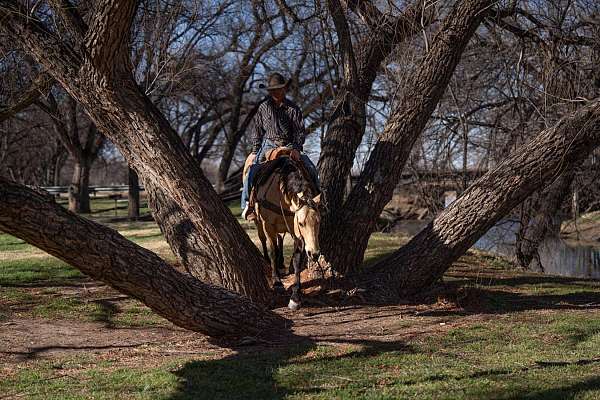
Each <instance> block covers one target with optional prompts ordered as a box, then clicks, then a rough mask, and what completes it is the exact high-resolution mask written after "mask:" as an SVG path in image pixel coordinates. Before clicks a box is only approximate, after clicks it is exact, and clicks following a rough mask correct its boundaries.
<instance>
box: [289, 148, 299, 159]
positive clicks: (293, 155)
mask: <svg viewBox="0 0 600 400" xmlns="http://www.w3.org/2000/svg"><path fill="white" fill-rule="evenodd" d="M290 158H291V159H292V160H294V161H300V152H299V151H298V150H296V149H292V151H290Z"/></svg>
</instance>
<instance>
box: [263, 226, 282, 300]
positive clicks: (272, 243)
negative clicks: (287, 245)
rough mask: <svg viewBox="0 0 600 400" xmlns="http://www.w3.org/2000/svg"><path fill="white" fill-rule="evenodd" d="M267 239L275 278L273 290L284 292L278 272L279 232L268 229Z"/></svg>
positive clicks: (272, 272)
mask: <svg viewBox="0 0 600 400" xmlns="http://www.w3.org/2000/svg"><path fill="white" fill-rule="evenodd" d="M265 233H266V237H267V251H268V253H269V261H271V274H272V278H273V289H275V290H276V291H282V290H283V283H282V282H281V278H280V277H279V272H278V271H277V259H278V258H279V257H278V256H277V254H278V249H277V232H275V231H274V230H270V229H267V230H266V232H265Z"/></svg>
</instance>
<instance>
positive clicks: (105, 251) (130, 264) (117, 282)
mask: <svg viewBox="0 0 600 400" xmlns="http://www.w3.org/2000/svg"><path fill="white" fill-rule="evenodd" d="M0 229H1V230H3V231H4V232H6V233H9V234H11V235H14V236H16V237H18V238H20V239H22V240H25V241H26V242H27V243H30V244H32V245H34V246H36V247H39V248H40V249H42V250H44V251H46V252H48V253H49V254H51V255H53V256H55V257H58V258H59V259H61V260H63V261H65V262H67V263H69V264H70V265H73V266H74V267H76V268H78V269H79V270H81V271H82V272H84V273H85V274H87V275H89V276H91V277H92V278H94V279H98V280H101V281H103V282H106V283H107V284H109V285H111V286H112V287H114V288H115V289H117V290H119V291H120V292H122V293H125V294H128V295H130V296H133V297H135V298H137V299H138V300H140V301H142V302H143V303H144V304H146V305H147V306H148V307H150V308H151V309H152V310H154V311H155V312H156V313H157V314H159V315H161V316H163V317H165V318H166V319H168V320H169V321H171V322H173V323H174V324H176V325H178V326H181V327H183V328H186V329H191V330H195V331H199V332H202V333H204V334H207V335H211V336H224V335H248V334H259V333H261V332H265V331H272V330H273V329H278V328H280V327H281V326H282V322H283V319H282V318H281V317H279V316H277V315H275V314H273V313H271V312H269V311H267V310H265V309H263V308H262V307H260V306H258V305H256V304H254V303H253V302H251V301H250V300H249V299H247V298H245V297H242V296H238V295H236V294H234V293H231V292H229V291H227V290H225V289H222V288H219V287H217V286H212V285H207V284H204V283H202V282H200V281H198V280H196V279H194V278H192V277H191V276H189V275H186V274H181V273H179V272H177V271H176V270H175V269H174V268H172V267H171V266H170V265H168V264H167V263H166V262H165V261H163V260H162V259H161V258H160V257H158V256H157V255H156V254H154V253H152V252H151V251H149V250H146V249H144V248H142V247H140V246H138V245H137V244H135V243H133V242H131V241H129V240H127V239H125V238H124V237H123V236H121V235H120V234H119V233H118V232H116V231H114V230H112V229H110V228H108V227H106V226H103V225H100V224H97V223H95V222H93V221H91V220H88V219H85V218H81V217H78V216H77V215H75V214H72V213H70V212H69V211H66V210H65V209H63V208H62V207H61V206H60V205H58V204H56V203H55V202H54V199H53V198H52V197H51V196H50V195H48V193H46V192H42V191H39V192H37V191H34V190H32V189H29V188H27V187H25V186H23V185H18V184H16V183H13V182H10V181H8V180H6V179H4V178H0Z"/></svg>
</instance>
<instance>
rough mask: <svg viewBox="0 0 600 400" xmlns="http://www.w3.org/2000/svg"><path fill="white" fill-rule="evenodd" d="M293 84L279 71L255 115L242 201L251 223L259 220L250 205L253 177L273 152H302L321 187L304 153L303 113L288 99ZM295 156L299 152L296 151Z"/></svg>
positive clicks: (268, 80) (310, 172) (270, 82)
mask: <svg viewBox="0 0 600 400" xmlns="http://www.w3.org/2000/svg"><path fill="white" fill-rule="evenodd" d="M290 83H291V80H287V81H286V79H285V78H284V77H283V75H281V74H279V73H277V72H275V73H272V74H271V75H269V78H268V79H267V86H266V89H267V91H268V93H269V96H268V98H267V99H266V100H264V101H263V102H262V103H261V104H260V105H259V107H258V110H257V112H256V115H255V116H254V120H253V122H254V135H253V138H252V139H253V148H252V153H250V155H249V156H248V159H247V160H246V164H248V163H252V164H251V166H250V168H249V169H248V173H247V176H246V177H245V178H244V188H243V191H242V202H241V207H242V210H243V211H242V218H244V219H246V220H249V221H252V220H254V219H255V218H256V215H255V213H254V208H253V207H252V206H251V205H250V204H249V203H248V199H249V196H250V191H251V188H252V184H253V178H254V175H255V174H256V170H257V167H258V164H259V163H261V162H263V161H265V159H266V155H267V153H268V152H269V151H270V150H273V149H276V148H279V147H288V148H291V149H294V150H297V151H298V152H300V153H299V154H300V157H299V158H300V160H301V161H302V162H303V164H304V166H305V167H306V170H307V172H308V173H309V174H310V176H311V178H312V180H313V181H314V183H315V184H316V186H317V188H318V187H319V176H318V173H317V169H316V167H315V165H314V164H313V163H312V161H311V160H310V158H308V156H307V155H306V154H304V153H302V149H303V147H304V140H305V137H306V131H305V130H304V121H303V118H302V111H301V110H300V108H299V107H298V106H297V105H296V104H294V103H293V102H292V101H291V100H289V99H288V98H286V96H285V95H286V93H287V89H288V87H289V85H290ZM291 154H292V155H293V154H298V153H296V152H292V153H291Z"/></svg>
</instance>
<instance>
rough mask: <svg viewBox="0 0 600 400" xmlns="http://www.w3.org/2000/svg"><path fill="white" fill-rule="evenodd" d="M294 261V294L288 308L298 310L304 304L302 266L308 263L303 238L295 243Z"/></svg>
mask: <svg viewBox="0 0 600 400" xmlns="http://www.w3.org/2000/svg"><path fill="white" fill-rule="evenodd" d="M292 257H293V263H294V278H295V279H294V285H293V286H292V296H291V297H290V302H289V303H288V308H289V309H290V310H294V311H295V310H297V309H299V308H300V305H301V304H302V287H301V283H300V272H302V267H303V266H304V264H305V263H306V254H305V253H304V243H303V242H302V240H296V243H294V254H293V255H292Z"/></svg>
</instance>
